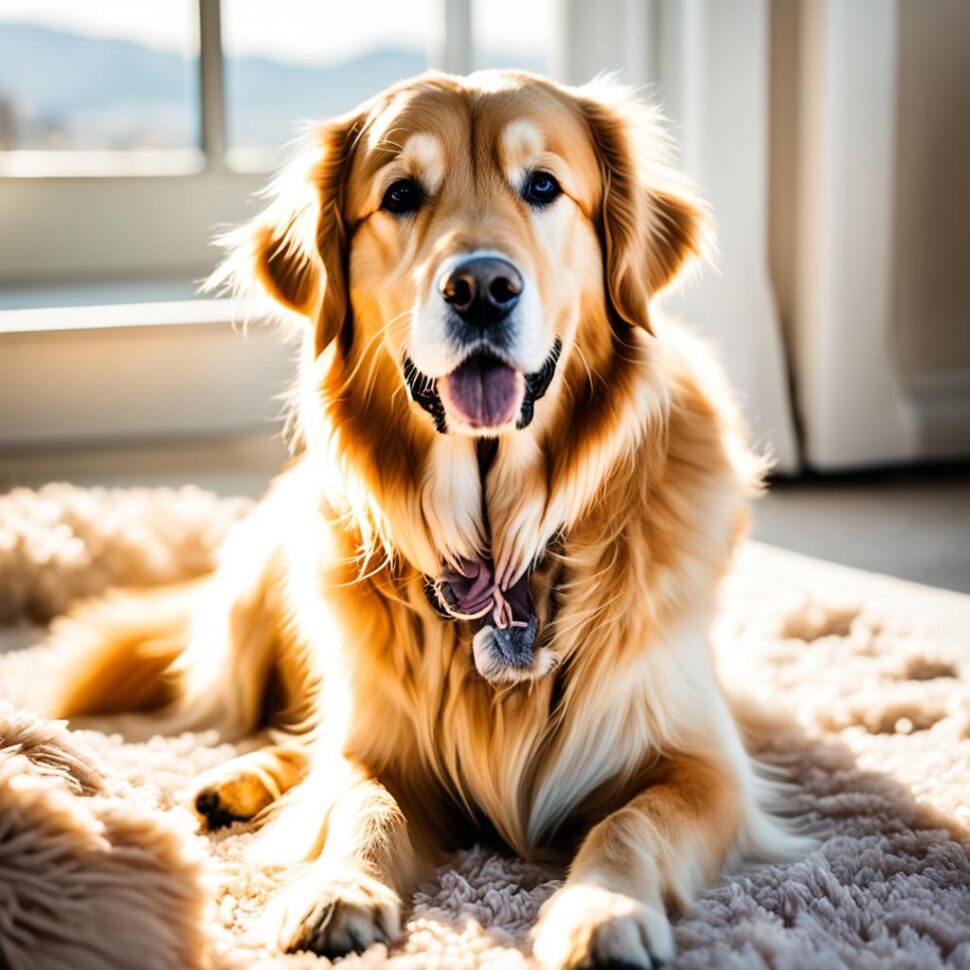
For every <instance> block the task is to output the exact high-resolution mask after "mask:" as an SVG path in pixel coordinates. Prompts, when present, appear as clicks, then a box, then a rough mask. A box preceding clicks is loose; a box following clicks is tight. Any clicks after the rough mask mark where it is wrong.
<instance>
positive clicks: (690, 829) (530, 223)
mask: <svg viewBox="0 0 970 970" xmlns="http://www.w3.org/2000/svg"><path fill="white" fill-rule="evenodd" d="M667 155H668V149H667V143H666V140H665V138H664V136H663V133H662V130H661V126H660V123H659V121H658V118H657V116H656V114H655V113H654V112H653V111H651V110H650V109H648V108H646V107H644V106H642V105H640V104H638V103H636V102H635V101H634V100H632V99H631V98H630V97H629V96H628V94H626V93H625V92H624V91H622V90H619V89H617V88H616V87H613V86H611V85H609V84H603V83H601V84H597V83H594V84H592V85H589V86H586V87H580V88H567V87H561V86H558V85H556V84H553V83H552V82H550V81H547V80H544V79H542V78H539V77H534V76H530V75H526V74H522V73H516V72H484V73H481V74H475V75H472V76H471V77H469V78H457V77H449V76H445V75H438V74H429V75H424V76H422V77H418V78H416V79H414V80H411V81H407V82H404V83H402V84H399V85H397V86H395V87H393V88H391V89H390V90H388V91H386V92H385V93H383V94H381V95H379V96H377V97H376V98H374V99H372V100H371V101H369V102H367V103H366V104H364V105H363V106H362V107H360V108H359V109H358V110H356V111H353V112H351V113H350V114H348V115H345V116H343V117H341V118H338V119H337V120H335V121H333V122H331V123H329V124H326V125H325V126H323V127H322V128H321V129H320V130H319V132H318V133H317V134H316V137H315V140H314V144H313V145H312V148H311V149H310V151H309V152H308V153H307V154H305V155H303V156H301V158H300V159H298V160H297V161H296V162H294V163H293V164H292V165H291V166H290V167H289V168H288V169H287V170H286V171H285V172H284V173H283V175H282V176H281V177H280V178H279V179H278V180H277V182H275V183H274V185H273V186H272V187H271V199H270V201H269V204H268V205H267V207H266V209H265V211H264V212H263V213H262V214H261V215H260V216H258V217H257V218H256V219H255V220H254V221H253V222H252V224H250V225H247V226H245V227H243V228H242V229H241V230H238V231H236V232H234V233H232V234H231V235H230V236H229V237H227V239H226V245H227V246H228V249H229V253H228V256H227V261H226V264H225V266H224V267H223V269H222V270H221V271H220V272H219V274H218V275H217V281H218V282H223V283H225V282H228V283H231V284H233V285H237V286H243V287H247V286H249V285H250V284H255V285H258V286H259V287H261V288H262V290H263V291H265V293H267V294H269V296H271V297H272V298H273V299H274V300H275V301H277V303H278V304H279V305H280V306H281V307H282V308H283V309H284V311H285V313H286V314H288V315H290V316H291V317H292V316H293V315H296V316H298V317H299V318H300V320H301V323H302V327H303V330H304V331H305V339H304V341H303V353H302V358H301V365H300V376H299V389H298V400H297V401H296V414H297V419H296V420H297V425H298V428H297V433H298V438H299V441H300V449H299V451H300V453H299V457H298V458H297V459H296V460H295V461H294V462H293V464H292V465H291V466H290V467H289V468H288V470H286V471H285V472H284V473H283V474H282V476H281V477H280V478H279V479H278V480H277V481H276V483H275V484H274V485H273V487H272V488H271V490H270V491H269V493H268V495H267V496H266V497H265V498H264V499H263V501H262V502H261V503H260V504H259V505H258V506H257V507H256V509H255V510H254V511H253V512H252V513H251V515H250V516H249V517H248V518H247V519H246V520H245V521H244V522H242V523H241V524H240V525H239V526H238V527H237V528H236V529H235V531H234V532H233V533H232V534H231V535H230V537H229V538H228V540H227V541H226V543H225V546H224V548H223V549H222V552H221V558H220V565H219V566H218V568H217V569H216V571H215V572H214V573H213V574H212V575H210V576H207V577H204V578H202V579H200V580H197V581H195V582H194V583H189V584H185V585H183V586H180V587H178V588H172V589H163V590H160V591H155V592H150V591H148V592H144V593H127V594H120V593H119V594H114V595H113V596H110V597H108V598H107V599H105V600H103V601H101V602H99V603H94V604H89V605H87V606H83V607H81V608H80V609H79V610H78V611H76V612H75V614H74V616H73V617H72V618H69V619H67V620H66V621H64V622H63V623H62V624H61V625H60V627H59V628H58V631H57V635H58V636H60V637H62V638H71V639H73V640H74V641H76V652H75V654H74V655H75V656H76V658H77V660H76V664H75V666H74V667H72V669H71V670H70V671H69V675H68V676H67V677H66V679H65V682H64V685H63V690H62V691H61V693H60V696H59V698H58V700H57V702H56V704H55V705H54V710H53V712H52V713H55V714H57V715H59V716H68V717H77V716H80V715H90V714H103V713H105V712H108V713H115V714H119V715H120V714H121V712H123V711H132V712H135V713H133V714H130V715H127V716H124V717H122V718H121V720H120V721H119V722H118V723H119V724H121V726H122V727H123V728H124V729H126V730H129V731H136V732H143V733H147V732H152V731H181V730H185V729H201V728H217V729H218V730H219V731H220V732H221V734H222V735H223V736H224V737H226V738H237V737H240V736H242V735H245V734H247V733H250V732H253V731H254V730H256V729H258V728H260V727H266V726H268V727H269V728H270V729H271V730H272V732H273V739H274V744H273V746H270V747H266V748H264V749H262V750H258V751H256V752H254V753H252V754H247V755H245V756H243V757H241V758H238V759H236V760H235V761H232V762H230V763H229V764H226V765H224V766H222V767H221V768H219V769H218V770H217V771H214V772H211V773H210V774H209V775H207V776H206V777H205V778H203V779H201V780H200V785H199V793H198V796H197V798H196V800H195V807H196V809H197V811H198V812H199V814H200V816H202V817H203V818H204V819H205V820H206V821H207V822H208V824H209V825H210V826H218V825H221V824H225V823H226V822H228V821H231V820H234V819H249V818H253V817H255V816H260V817H261V818H262V819H263V820H264V821H265V824H264V825H263V827H262V829H261V832H260V836H259V838H258V839H257V840H256V845H257V853H258V858H259V859H261V860H263V861H265V862H267V863H274V864H284V863H290V862H293V861H297V860H312V861H311V862H310V864H309V865H307V866H306V867H305V868H304V869H303V870H302V871H303V875H301V876H300V877H299V879H298V880H297V881H295V882H293V883H292V884H290V885H289V886H288V887H287V888H286V889H285V890H284V891H283V892H281V893H280V895H279V896H278V898H277V899H276V901H275V903H274V904H273V905H272V906H271V908H270V911H269V912H268V913H267V917H266V918H267V925H268V927H269V931H270V933H271V934H272V939H273V942H274V944H275V945H278V946H279V947H281V948H282V949H284V950H288V951H293V950H304V949H308V950H312V951H315V952H317V953H320V954H326V955H328V956H338V955H341V954H344V953H348V952H351V951H358V950H362V949H364V948H366V947H367V946H368V945H370V944H371V943H373V942H376V941H385V942H393V941H394V939H395V938H396V937H397V936H398V935H399V932H400V920H401V910H402V901H404V900H407V899H408V896H409V894H410V892H411V889H412V887H413V886H414V885H415V880H416V879H418V878H420V874H421V872H422V871H423V867H424V866H425V865H426V864H427V863H429V862H436V861H438V860H440V859H441V858H443V854H444V853H447V852H448V851H450V850H453V849H454V848H455V847H457V846H460V845H462V844H463V843H467V842H468V841H469V840H475V839H491V840H497V841H499V842H501V843H504V844H505V845H507V846H509V847H511V848H512V849H513V850H515V851H516V852H518V853H521V854H522V855H523V856H526V857H530V858H537V857H550V858H553V857H556V858H560V859H562V860H564V861H568V863H569V867H568V877H567V878H566V880H565V883H564V885H563V886H562V888H561V889H559V890H558V891H557V892H556V893H555V895H553V896H552V897H551V898H550V899H549V901H548V902H547V904H546V905H545V907H544V908H543V911H542V914H541V917H540V919H539V922H538V924H537V926H536V927H535V930H534V933H533V952H534V954H535V957H536V958H537V960H538V962H539V963H540V964H541V965H542V966H544V967H547V968H567V967H590V966H619V965H622V966H624V967H648V966H652V965H656V964H662V963H664V962H666V961H668V960H669V959H670V958H671V956H672V953H673V937H672V933H671V927H670V923H669V921H668V917H669V915H670V914H671V913H674V912H676V911H678V910H679V909H681V908H682V907H684V906H685V905H686V904H687V903H688V902H689V900H690V899H691V896H692V895H693V894H694V893H695V892H696V891H697V890H698V888H699V887H703V886H704V885H705V884H707V883H709V882H710V880H712V879H713V878H714V877H715V876H716V875H717V873H718V872H719V871H721V870H722V869H723V868H724V867H725V866H727V865H730V864H732V863H733V862H736V861H737V860H740V859H741V858H748V857H755V858H761V859H776V858H784V857H791V856H792V855H793V854H797V853H799V852H800V851H801V850H802V848H803V846H804V844H805V843H804V842H803V841H802V840H801V838H800V837H799V836H798V835H797V834H796V833H794V832H792V831H791V830H790V829H789V828H788V827H786V825H785V824H784V823H782V822H781V821H780V820H779V819H778V818H776V817H774V816H772V815H771V814H770V813H769V809H770V808H771V806H772V804H773V803H774V800H775V798H776V796H777V795H778V786H777V785H775V784H773V783H770V782H768V781H766V780H764V779H763V778H762V777H760V776H759V774H758V773H757V771H756V769H755V767H754V765H753V764H752V762H751V761H750V759H749V757H748V756H747V754H746V752H745V749H744V747H743V745H742V742H741V739H740V736H739V731H738V728H737V726H736V724H735V722H734V720H733V719H732V717H731V715H730V713H729V710H728V707H727V705H726V703H725V700H724V699H723V697H722V694H721V693H720V690H719V688H718V684H717V681H716V678H715V674H714V671H713V667H712V659H711V655H710V650H709V643H708V626H709V623H710V620H711V616H712V612H713V610H714V605H715V592H716V588H717V585H718V581H719V578H720V577H721V575H722V574H723V573H724V571H725V569H726V567H727V564H728V561H729V557H730V555H731V551H732V547H733V546H734V544H735V543H736V541H737V540H738V538H739V536H740V535H741V534H742V532H743V530H744V526H745V521H746V511H745V509H746V501H747V497H748V496H749V495H750V494H751V493H752V492H753V491H755V490H756V489H757V487H758V479H759V475H760V472H761V465H760V463H759V462H758V461H757V460H756V459H755V458H754V457H753V456H752V454H751V452H750V451H749V450H748V449H747V447H746V445H745V443H744V436H743V433H742V430H743V429H742V427H741V423H740V420H739V417H738V414H737V411H736V409H735V407H734V405H733V403H732V400H731V396H730V394H729V393H728V391H727V390H726V387H725V384H724V382H723V380H722V378H721V376H720V374H719V371H718V370H717V368H716V367H715V366H714V365H713V364H712V362H711V361H710V359H709V358H708V356H707V355H706V352H705V351H704V349H703V348H702V347H701V346H700V345H698V343H697V342H696V341H695V340H693V339H691V338H689V337H688V336H687V334H686V333H685V332H684V331H682V330H681V329H679V328H677V327H676V326H674V325H672V324H669V323H663V322H662V321H661V320H659V319H657V318H656V315H655V314H654V313H653V312H652V300H653V298H654V296H656V294H657V293H659V292H660V291H661V290H662V289H664V287H666V286H667V285H668V284H669V283H671V282H672V281H673V280H674V279H675V278H676V277H677V276H678V275H679V274H680V273H681V272H682V270H683V268H684V266H685V264H687V263H689V262H690V261H691V259H692V258H693V257H696V256H698V255H699V254H701V253H702V252H703V250H704V248H705V244H706V241H707V237H708V236H709V220H708V218H707V215H706V214H705V210H704V208H703V207H702V206H701V205H700V204H699V203H698V201H697V200H696V198H695V197H694V196H693V195H692V194H691V192H690V190H689V189H688V187H687V186H686V185H685V183H684V182H683V181H682V180H681V179H679V178H677V177H676V175H675V174H674V173H673V172H672V171H671V170H670V169H668V167H667ZM138 712H141V713H138Z"/></svg>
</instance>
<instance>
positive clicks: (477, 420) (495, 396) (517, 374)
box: [437, 351, 525, 431]
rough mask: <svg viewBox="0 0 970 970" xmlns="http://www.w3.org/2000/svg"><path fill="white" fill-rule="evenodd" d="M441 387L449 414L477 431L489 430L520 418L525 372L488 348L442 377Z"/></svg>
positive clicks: (439, 387) (472, 355)
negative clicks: (500, 358) (491, 352)
mask: <svg viewBox="0 0 970 970" xmlns="http://www.w3.org/2000/svg"><path fill="white" fill-rule="evenodd" d="M437 387H438V392H439V393H440V394H441V397H442V398H443V400H444V403H445V408H446V410H447V411H448V412H449V414H452V415H454V416H455V417H456V418H457V419H458V420H460V421H462V422H463V423H465V424H467V425H468V426H469V427H471V428H474V429H475V430H476V431H486V430H490V429H495V428H500V427H502V426H503V425H506V424H509V423H510V422H511V421H513V420H515V419H516V418H517V417H518V415H519V411H520V410H521V408H522V399H523V397H524V396H525V375H524V374H523V373H522V371H520V370H518V369H517V368H515V367H512V366H510V365H509V364H507V363H505V362H504V361H502V360H499V359H498V357H495V356H494V355H492V354H490V353H488V351H477V352H476V353H473V354H471V355H470V356H469V357H466V358H465V359H464V360H463V361H462V362H461V363H460V364H459V365H458V366H457V367H456V368H455V369H454V370H453V371H452V372H451V373H450V374H448V375H447V376H445V377H441V378H439V379H438V381H437Z"/></svg>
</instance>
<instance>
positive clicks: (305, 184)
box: [208, 119, 356, 356]
mask: <svg viewBox="0 0 970 970" xmlns="http://www.w3.org/2000/svg"><path fill="white" fill-rule="evenodd" d="M355 127H356V125H355V120H354V119H338V120H337V121H335V122H333V123H331V124H328V125H326V126H324V127H323V128H321V129H320V130H319V131H318V132H316V133H315V135H314V141H313V144H312V145H311V146H310V147H309V148H308V149H307V150H306V151H304V152H303V153H302V154H301V155H300V156H299V157H298V158H296V159H295V160H294V161H293V162H291V163H290V164H289V165H288V166H287V167H286V168H285V169H284V170H283V171H282V172H281V173H280V174H279V175H278V176H277V177H276V178H275V179H274V180H273V182H272V183H271V184H270V186H269V187H268V189H267V190H266V193H265V194H266V196H267V197H269V198H270V200H271V201H270V203H269V205H267V207H266V208H265V209H264V210H263V211H262V212H261V213H260V214H259V215H258V216H256V218H255V219H253V220H252V221H251V222H250V223H248V224H246V225H244V226H242V227H240V228H239V229H235V230H233V231H232V232H230V233H227V234H226V235H225V236H223V237H222V238H221V239H220V240H219V243H220V245H222V246H223V247H224V248H225V249H226V250H227V253H228V255H227V256H226V259H225V262H224V263H223V264H222V266H221V267H220V268H219V269H217V270H216V272H215V273H214V274H213V275H212V277H211V278H210V280H209V281H208V288H210V289H211V288H219V287H222V286H225V285H229V286H230V287H232V288H234V289H237V290H241V291H244V292H245V291H246V290H249V289H251V288H252V285H253V284H254V283H255V284H258V285H259V286H260V287H261V288H262V289H263V290H264V291H265V292H266V293H267V294H268V295H269V296H271V297H272V298H273V299H274V300H275V301H276V302H277V303H279V304H280V305H281V306H283V307H284V308H285V309H287V310H291V311H293V312H295V313H298V314H300V315H302V316H304V317H307V318H308V319H309V320H310V321H311V322H312V323H313V324H314V329H315V347H316V353H317V355H318V356H319V354H320V353H322V352H323V350H325V349H326V347H327V346H328V345H329V344H330V342H331V341H332V340H333V339H334V338H335V337H336V336H337V334H338V333H340V331H341V328H342V327H343V326H344V324H345V322H346V319H347V316H348V313H349V310H350V301H349V297H348V293H347V258H348V253H347V248H348V246H347V243H348V233H347V227H346V223H345V220H344V216H343V201H344V200H343V195H344V180H345V176H346V172H347V169H348V168H349V154H350V148H349V146H350V144H351V142H352V135H353V131H354V130H355Z"/></svg>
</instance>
